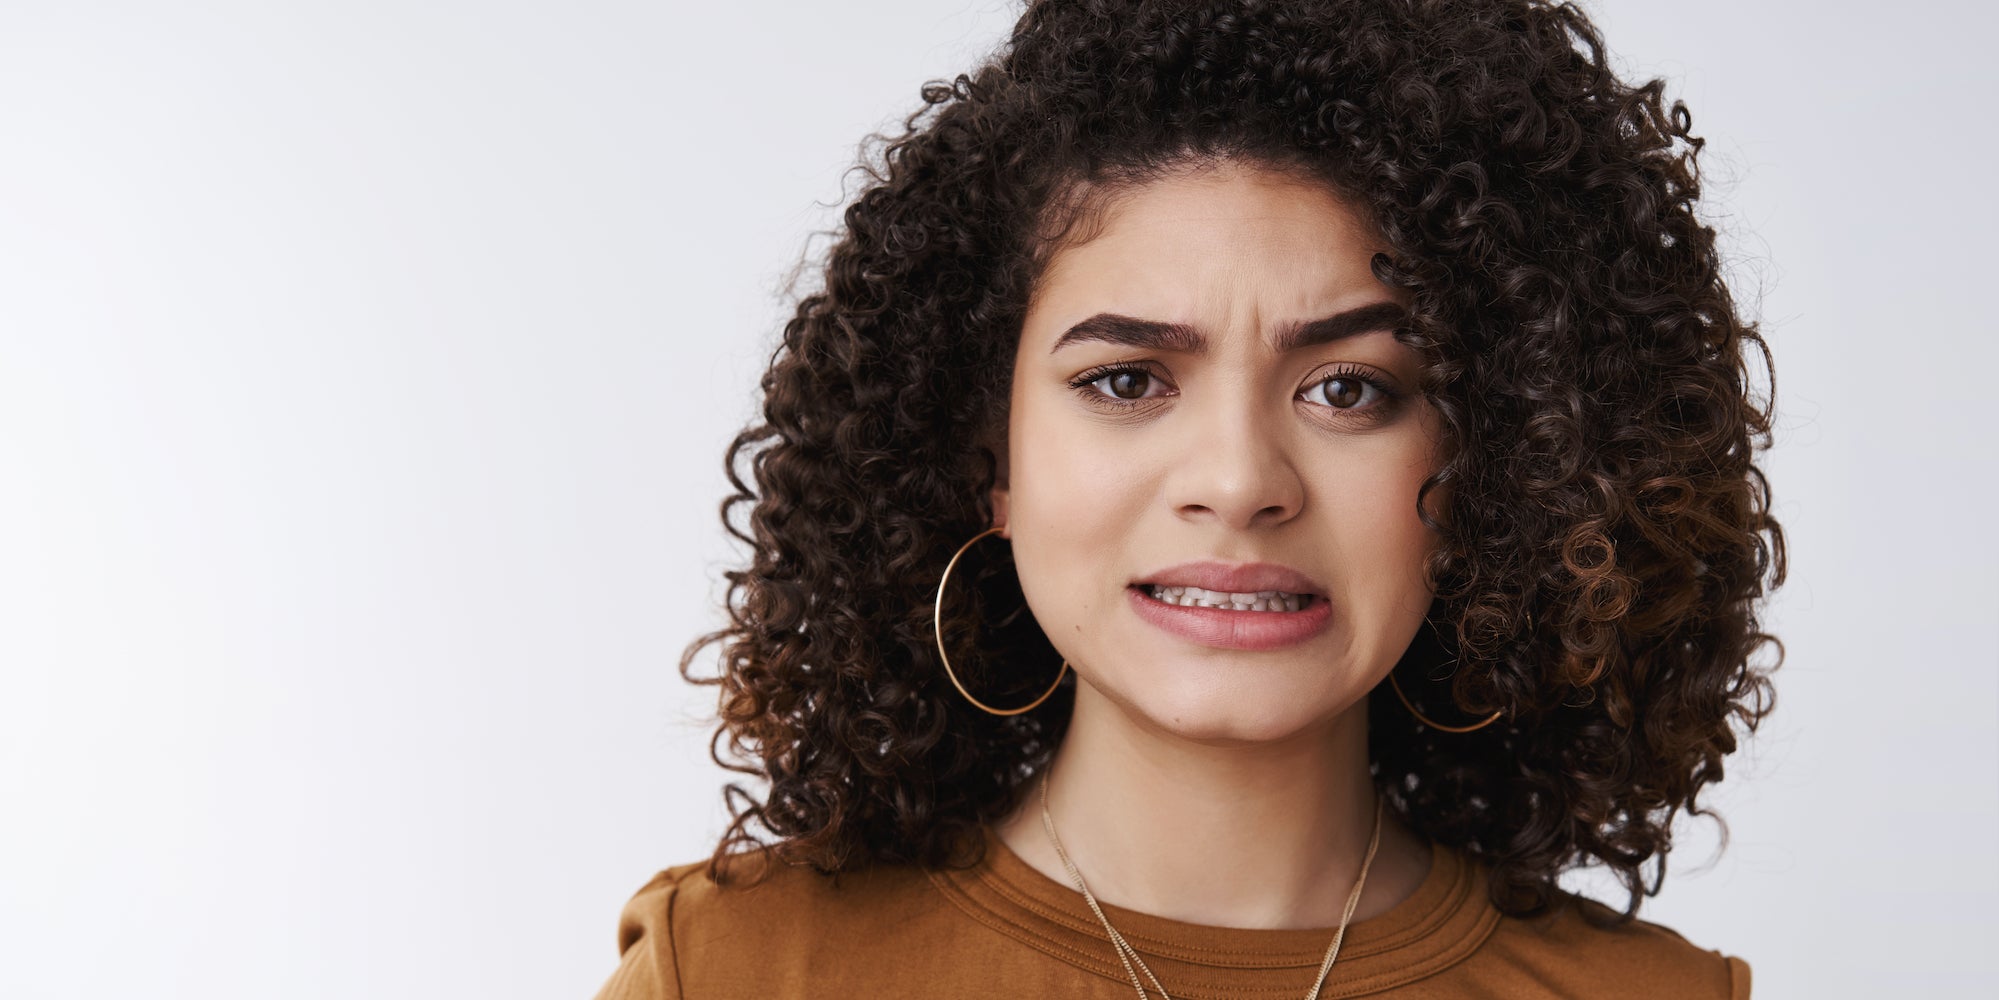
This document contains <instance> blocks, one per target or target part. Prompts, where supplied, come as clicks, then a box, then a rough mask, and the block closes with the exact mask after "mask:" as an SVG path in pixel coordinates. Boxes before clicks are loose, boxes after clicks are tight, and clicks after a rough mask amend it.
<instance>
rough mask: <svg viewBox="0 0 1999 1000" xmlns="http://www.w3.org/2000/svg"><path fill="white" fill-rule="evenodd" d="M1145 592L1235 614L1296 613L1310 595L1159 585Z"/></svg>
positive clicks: (1175, 602) (1166, 600)
mask: <svg viewBox="0 0 1999 1000" xmlns="http://www.w3.org/2000/svg"><path fill="white" fill-rule="evenodd" d="M1145 590H1146V593H1148V594H1151V595H1152V596H1153V597H1154V598H1156V599H1158V600H1160V601H1163V602H1165V603H1167V604H1177V605H1180V606H1182V607H1194V608H1228V609H1231V610H1234V611H1297V610H1299V609H1300V608H1303V607H1304V606H1305V603H1306V602H1307V601H1308V600H1310V599H1311V595H1309V594H1292V593H1287V592H1285V591H1282V590H1259V591H1256V592H1255V593H1239V592H1230V591H1221V590H1202V589H1201V588H1199V587H1162V586H1159V585H1158V584H1146V587H1145Z"/></svg>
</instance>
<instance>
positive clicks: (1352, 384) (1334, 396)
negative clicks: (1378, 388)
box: [1320, 376, 1367, 410]
mask: <svg viewBox="0 0 1999 1000" xmlns="http://www.w3.org/2000/svg"><path fill="white" fill-rule="evenodd" d="M1320 384H1321V385H1323V386H1325V387H1326V402H1327V403H1330V404H1331V405H1333V406H1337V407H1339V408H1340V409H1343V410H1344V409H1348V408H1351V407H1353V406H1356V405H1359V403H1360V399H1361V397H1362V396H1363V395H1365V394H1366V392H1367V386H1366V384H1365V383H1363V382H1361V380H1359V379H1357V378H1349V377H1346V376H1341V377H1339V378H1329V379H1327V380H1325V381H1324V382H1322V383H1320Z"/></svg>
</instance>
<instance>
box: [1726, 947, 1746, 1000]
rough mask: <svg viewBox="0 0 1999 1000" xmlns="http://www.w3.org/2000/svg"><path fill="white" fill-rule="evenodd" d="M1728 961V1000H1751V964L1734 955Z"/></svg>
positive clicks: (1728, 956) (1727, 956)
mask: <svg viewBox="0 0 1999 1000" xmlns="http://www.w3.org/2000/svg"><path fill="white" fill-rule="evenodd" d="M1722 957H1723V958H1726V959H1728V1000H1749V963H1748V962H1746V961H1744V960H1742V959H1741V958H1738V957H1736V956H1734V955H1723V956H1722Z"/></svg>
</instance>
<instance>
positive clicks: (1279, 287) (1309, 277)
mask: <svg viewBox="0 0 1999 1000" xmlns="http://www.w3.org/2000/svg"><path fill="white" fill-rule="evenodd" d="M1094 222H1095V224H1094V225H1093V226H1092V227H1091V228H1090V230H1089V232H1088V234H1087V235H1086V236H1085V237H1084V238H1083V239H1082V240H1081V241H1079V242H1076V243H1073V244H1070V245H1067V246H1063V247H1062V248H1060V249H1058V250H1057V251H1056V252H1055V253H1054V255H1053V256H1052V257H1051V258H1050V259H1049V263H1048V266H1047V268H1046V269H1045V270H1044V271H1043V272H1042V276H1041V280H1040V281H1038V282H1037V283H1036V287H1035V295H1034V299H1033V303H1032V305H1031V311H1035V312H1048V311H1073V310H1075V309H1081V308H1086V307H1089V308H1097V307H1109V306H1111V305H1120V306H1123V307H1124V308H1127V309H1141V308H1142V309H1143V310H1145V311H1146V312H1147V313H1149V314H1158V313H1160V312H1161V311H1162V310H1163V311H1166V312H1173V313H1179V314H1181V315H1180V316H1178V317H1174V318H1183V319H1192V318H1194V317H1195V316H1197V315H1201V314H1210V315H1212V314H1214V313H1215V312H1216V311H1217V310H1220V311H1226V312H1232V311H1235V310H1237V309H1242V308H1248V307H1250V306H1254V307H1256V309H1257V310H1259V311H1262V310H1277V311H1279V312H1283V313H1291V312H1294V311H1296V312H1298V313H1299V314H1301V315H1302V314H1304V313H1309V312H1311V311H1312V310H1315V309H1324V308H1326V307H1328V306H1333V305H1339V304H1342V303H1347V302H1350V301H1352V300H1354V299H1356V298H1357V297H1363V296H1364V297H1371V298H1378V297H1382V296H1383V295H1384V293H1386V292H1387V291H1388V290H1387V289H1386V288H1385V287H1384V286H1382V285H1381V283H1380V282H1378V281H1377V280H1375V278H1374V275H1373V273H1372V271H1371V270H1370V268H1369V261H1370V260H1371V259H1372V257H1373V255H1374V254H1375V252H1377V251H1379V250H1383V249H1386V247H1385V245H1384V244H1383V243H1382V241H1381V240H1380V239H1379V238H1378V237H1377V236H1376V235H1375V234H1374V232H1373V230H1372V228H1371V227H1370V226H1368V225H1367V224H1366V222H1365V221H1364V220H1363V218H1362V216H1361V214H1360V212H1359V211H1358V210H1357V209H1355V208H1354V207H1353V206H1352V205H1351V204H1349V203H1348V202H1347V201H1346V200H1345V199H1343V198H1341V197H1340V196H1339V195H1338V194H1336V193H1335V192H1334V191H1333V189H1332V188H1331V187H1329V186H1328V185H1326V184H1324V183H1322V182H1317V181H1313V180H1309V179H1305V178H1301V177H1297V176H1295V175H1292V174H1288V173H1280V172H1276V171H1273V170H1269V169H1267V168H1260V167H1255V166H1248V165H1239V164H1224V165H1222V166H1219V167H1215V168H1210V169H1203V170H1199V171H1187V172H1183V173H1179V174H1176V175H1173V176H1170V177H1167V178H1162V179H1159V180H1155V181H1152V182H1149V183H1146V184H1143V185H1138V186H1135V187H1130V188H1125V189H1121V190H1118V191H1115V192H1111V193H1109V194H1107V195H1105V196H1104V201H1103V202H1102V205H1101V208H1100V209H1099V214H1098V215H1097V216H1096V218H1095V220H1094ZM1159 318H1168V317H1165V316H1160V317H1159Z"/></svg>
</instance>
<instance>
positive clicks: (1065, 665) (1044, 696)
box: [930, 528, 1069, 715]
mask: <svg viewBox="0 0 1999 1000" xmlns="http://www.w3.org/2000/svg"><path fill="white" fill-rule="evenodd" d="M1000 530H1001V529H999V528H987V529H986V530H984V531H981V532H979V533H978V534H976V535H973V536H972V540H971V541H970V542H966V543H965V544H963V545H960V546H958V551H957V552H955V553H953V554H952V556H951V561H950V562H948V563H945V564H944V575H943V576H941V577H939V578H938V580H937V604H936V606H935V607H934V608H932V610H931V612H930V627H931V630H932V631H933V632H935V633H936V635H937V658H938V659H939V660H942V661H943V662H944V676H945V677H948V678H950V679H951V686H952V687H954V688H957V689H958V693H959V694H962V695H964V696H965V700H966V701H969V702H971V703H972V704H973V705H975V706H977V707H978V709H979V710H980V711H982V712H986V713H988V714H990V715H1019V714H1021V713H1022V712H1026V711H1030V710H1032V709H1033V708H1034V707H1035V706H1037V705H1039V704H1041V703H1042V702H1044V701H1047V700H1048V696H1049V695H1051V694H1054V693H1055V689H1056V688H1058V687H1061V686H1062V678H1063V677H1066V676H1068V673H1069V661H1068V660H1063V661H1062V669H1061V670H1059V671H1057V672H1056V674H1055V683H1053V684H1050V685H1048V690H1046V691H1043V692H1041V697H1039V698H1036V699H1034V700H1033V701H1030V702H1028V703H1027V704H1025V705H1022V706H1021V707H1019V708H994V707H992V706H991V705H988V704H986V703H985V702H983V701H980V700H979V699H977V698H974V697H972V692H970V691H967V690H965V685H963V684H960V683H959V682H958V675H957V673H956V672H955V671H953V670H952V669H951V657H950V656H948V655H946V654H945V652H944V584H945V583H946V582H948V581H949V580H950V579H951V571H952V570H953V569H956V568H957V566H958V557H959V556H962V555H964V554H965V550H966V549H969V548H971V547H972V545H973V543H975V542H977V541H978V540H979V539H981V538H984V537H986V536H987V535H993V534H998V533H999V531H1000Z"/></svg>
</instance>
